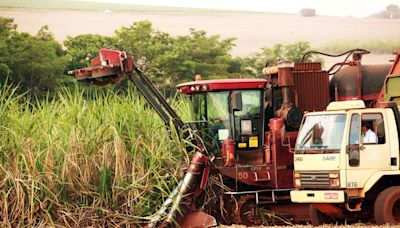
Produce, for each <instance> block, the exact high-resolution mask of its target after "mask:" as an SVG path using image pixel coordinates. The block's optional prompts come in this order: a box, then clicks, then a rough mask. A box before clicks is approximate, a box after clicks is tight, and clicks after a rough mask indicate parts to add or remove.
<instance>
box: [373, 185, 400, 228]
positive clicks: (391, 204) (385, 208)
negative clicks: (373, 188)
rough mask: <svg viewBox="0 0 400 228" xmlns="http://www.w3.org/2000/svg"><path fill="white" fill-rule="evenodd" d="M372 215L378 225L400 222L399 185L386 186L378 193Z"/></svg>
mask: <svg viewBox="0 0 400 228" xmlns="http://www.w3.org/2000/svg"><path fill="white" fill-rule="evenodd" d="M374 217H375V222H376V223H377V224H378V225H383V224H387V223H388V224H391V225H395V224H400V186H393V187H390V188H387V189H385V190H384V191H383V192H381V193H380V194H379V195H378V197H377V198H376V201H375V205H374Z"/></svg>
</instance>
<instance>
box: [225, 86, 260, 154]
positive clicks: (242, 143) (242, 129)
mask: <svg viewBox="0 0 400 228" xmlns="http://www.w3.org/2000/svg"><path fill="white" fill-rule="evenodd" d="M237 94H240V96H238V95H237ZM262 95H263V94H262V91H261V90H240V91H239V90H238V91H233V92H232V95H231V99H232V100H235V99H237V98H238V97H241V105H240V106H241V109H240V110H238V109H234V108H232V113H233V118H234V134H235V139H234V140H235V144H236V149H238V150H239V151H240V150H242V151H243V150H244V151H248V150H255V149H258V148H259V146H260V145H261V133H262V131H263V129H262V128H263V123H262V117H263V109H262V106H261V105H262V104H263V99H264V98H263V96H262ZM235 103H237V101H235ZM235 106H237V105H235Z"/></svg>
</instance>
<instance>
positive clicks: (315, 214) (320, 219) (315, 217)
mask: <svg viewBox="0 0 400 228" xmlns="http://www.w3.org/2000/svg"><path fill="white" fill-rule="evenodd" d="M310 220H311V224H312V225H313V226H321V225H323V224H329V223H330V219H329V217H328V216H327V215H326V214H324V213H322V212H320V211H319V210H318V209H316V208H315V207H314V206H313V205H310Z"/></svg>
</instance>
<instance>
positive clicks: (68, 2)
mask: <svg viewBox="0 0 400 228" xmlns="http://www.w3.org/2000/svg"><path fill="white" fill-rule="evenodd" d="M0 8H14V9H15V8H16V9H18V8H20V9H38V10H39V9H40V10H43V9H46V10H81V11H104V10H106V9H109V10H112V11H121V12H122V11H124V12H158V13H171V12H173V13H221V12H224V13H247V12H246V11H237V10H217V9H200V8H185V7H172V6H148V5H137V4H117V3H104V2H94V1H90V0H89V1H85V0H0ZM271 14H273V13H271Z"/></svg>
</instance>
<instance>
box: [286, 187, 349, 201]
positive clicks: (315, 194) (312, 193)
mask: <svg viewBox="0 0 400 228" xmlns="http://www.w3.org/2000/svg"><path fill="white" fill-rule="evenodd" d="M290 198H291V200H292V202H293V203H344V202H345V194H344V191H341V190H318V191H317V190H293V191H290Z"/></svg>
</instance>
